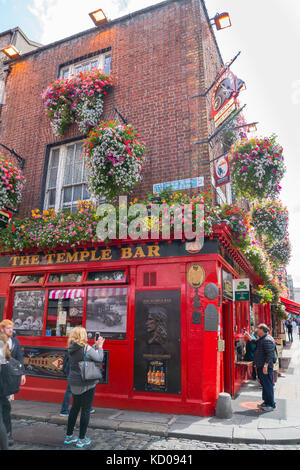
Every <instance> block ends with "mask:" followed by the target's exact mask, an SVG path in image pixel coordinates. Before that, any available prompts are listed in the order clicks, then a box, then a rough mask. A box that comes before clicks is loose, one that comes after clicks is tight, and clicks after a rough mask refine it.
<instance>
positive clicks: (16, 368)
mask: <svg viewBox="0 0 300 470" xmlns="http://www.w3.org/2000/svg"><path fill="white" fill-rule="evenodd" d="M22 375H24V369H23V365H22V364H21V362H19V361H17V360H16V359H14V358H11V359H10V360H9V361H8V362H7V363H6V364H1V365H0V396H2V397H3V396H4V397H7V396H9V395H14V394H15V393H19V390H20V382H21V376H22Z"/></svg>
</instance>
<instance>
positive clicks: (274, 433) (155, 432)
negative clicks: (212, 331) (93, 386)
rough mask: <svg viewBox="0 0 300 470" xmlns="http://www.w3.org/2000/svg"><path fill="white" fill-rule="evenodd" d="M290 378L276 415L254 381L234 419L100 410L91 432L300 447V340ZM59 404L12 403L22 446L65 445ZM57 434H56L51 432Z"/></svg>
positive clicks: (289, 358) (288, 367) (280, 388)
mask: <svg viewBox="0 0 300 470" xmlns="http://www.w3.org/2000/svg"><path fill="white" fill-rule="evenodd" d="M282 364H283V370H282V373H283V374H284V377H279V378H278V381H277V383H276V386H275V398H276V403H277V407H276V410H274V411H272V412H270V413H265V412H262V411H260V410H259V409H258V408H257V405H258V404H260V403H261V401H262V400H261V388H260V387H259V385H258V383H257V382H255V381H248V382H246V383H245V384H244V386H243V387H242V388H241V390H240V392H239V394H238V396H236V397H235V398H234V399H232V408H233V417H232V418H231V419H226V420H224V419H223V420H222V419H218V418H216V417H215V416H213V417H205V418H202V417H199V416H189V415H172V414H161V413H145V412H136V411H124V410H117V409H107V408H95V410H96V412H95V413H94V414H93V415H91V420H90V425H89V429H90V430H91V432H95V431H96V430H101V432H102V431H103V434H104V435H105V433H106V434H107V435H109V434H114V435H117V434H122V433H123V434H124V433H125V434H126V433H129V434H130V436H133V437H131V440H132V439H133V441H134V436H146V435H148V436H149V437H150V436H151V438H153V436H154V437H155V436H157V437H159V436H160V437H162V438H163V439H165V440H166V439H167V440H170V439H171V440H172V439H174V440H176V439H177V440H178V439H181V440H182V439H183V440H184V441H197V442H199V444H200V442H208V443H209V442H210V443H226V444H231V445H232V444H254V445H258V446H265V445H273V446H274V445H275V446H278V445H280V446H282V445H283V446H291V445H299V444H300V340H299V338H298V336H296V337H295V338H294V342H293V343H287V347H286V348H284V351H283V361H282ZM59 412H60V407H59V405H57V404H54V403H40V402H32V401H21V400H16V401H14V402H13V404H12V417H13V419H14V422H16V423H18V422H20V423H22V425H21V424H20V426H14V433H13V434H14V439H15V441H16V442H24V443H26V442H27V443H35V444H36V445H37V444H40V445H52V446H59V445H61V443H62V440H63V437H64V432H65V425H66V423H67V418H65V417H60V416H59ZM51 429H52V432H51Z"/></svg>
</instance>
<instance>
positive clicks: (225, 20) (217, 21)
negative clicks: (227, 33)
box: [211, 12, 231, 31]
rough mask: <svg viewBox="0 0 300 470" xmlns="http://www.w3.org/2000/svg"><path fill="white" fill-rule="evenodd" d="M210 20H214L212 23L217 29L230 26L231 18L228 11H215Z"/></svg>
mask: <svg viewBox="0 0 300 470" xmlns="http://www.w3.org/2000/svg"><path fill="white" fill-rule="evenodd" d="M211 21H213V22H214V23H213V24H214V25H215V26H216V28H217V30H218V31H220V30H221V29H225V28H230V27H231V19H230V16H229V13H228V12H224V13H217V14H216V16H215V17H214V18H213V19H212V20H211Z"/></svg>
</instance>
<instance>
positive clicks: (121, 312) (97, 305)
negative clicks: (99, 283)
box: [86, 287, 127, 339]
mask: <svg viewBox="0 0 300 470" xmlns="http://www.w3.org/2000/svg"><path fill="white" fill-rule="evenodd" d="M126 326H127V288H123V287H116V288H105V287H104V288H101V287H100V288H95V289H88V299H87V312H86V330H87V332H88V338H89V339H92V338H95V337H96V334H98V333H99V334H101V336H103V337H104V338H107V339H125V338H126Z"/></svg>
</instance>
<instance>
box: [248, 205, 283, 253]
mask: <svg viewBox="0 0 300 470" xmlns="http://www.w3.org/2000/svg"><path fill="white" fill-rule="evenodd" d="M288 223H289V214H288V210H287V208H286V207H284V206H283V205H282V203H281V202H280V201H272V200H265V201H263V202H261V203H258V204H256V205H255V206H254V208H253V210H252V225H253V226H254V228H255V230H256V232H257V234H258V235H259V237H260V238H261V239H262V238H265V239H266V240H267V241H268V243H269V244H271V245H272V243H274V242H276V241H277V240H281V239H283V238H285V236H286V235H287V230H288Z"/></svg>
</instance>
